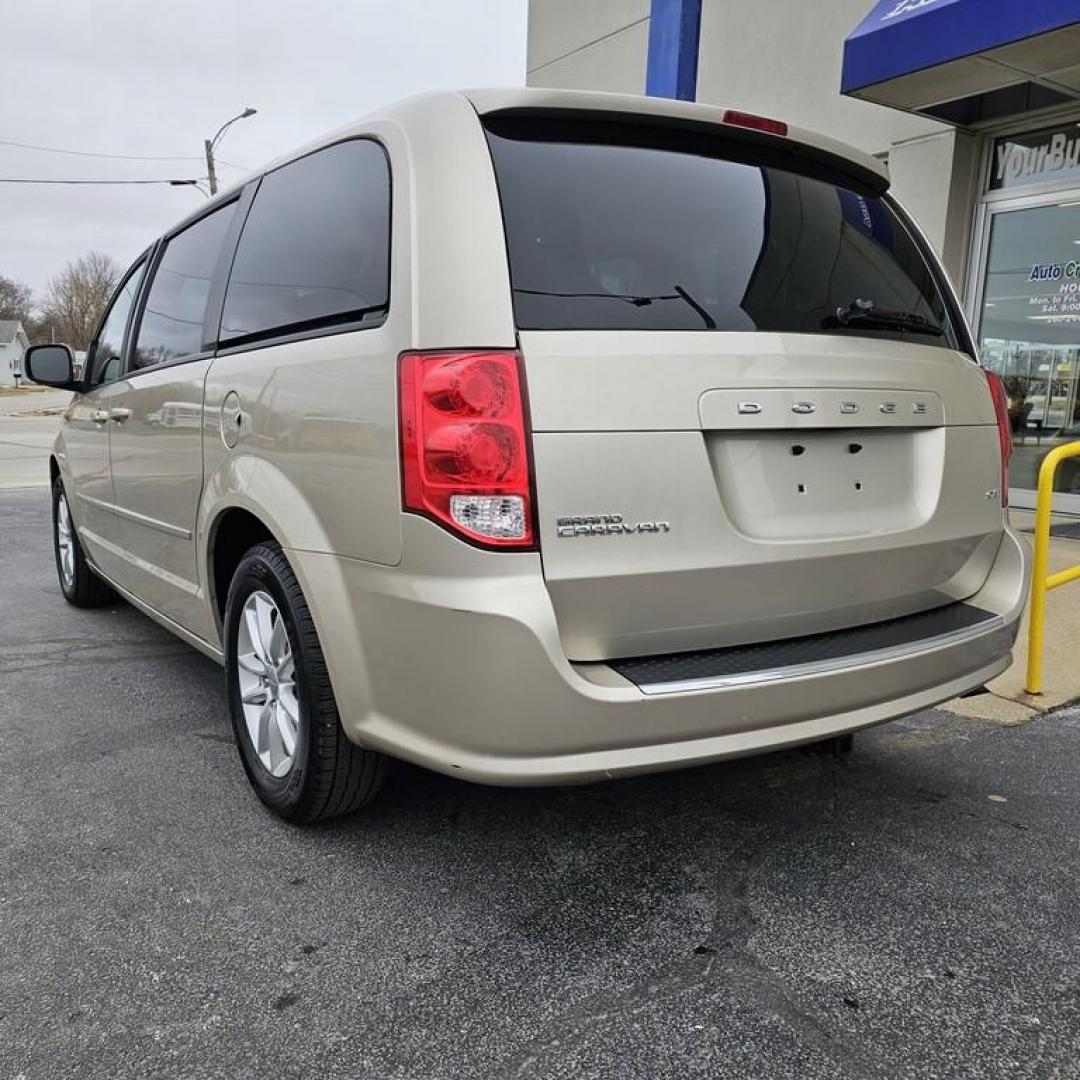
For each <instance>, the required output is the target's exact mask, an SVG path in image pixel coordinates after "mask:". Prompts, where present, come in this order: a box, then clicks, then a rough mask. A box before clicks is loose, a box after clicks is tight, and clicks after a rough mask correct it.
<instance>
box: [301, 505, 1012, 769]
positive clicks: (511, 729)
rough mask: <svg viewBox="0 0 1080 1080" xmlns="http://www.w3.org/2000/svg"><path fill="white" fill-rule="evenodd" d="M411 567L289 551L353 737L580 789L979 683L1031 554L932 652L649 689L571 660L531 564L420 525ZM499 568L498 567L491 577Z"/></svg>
mask: <svg viewBox="0 0 1080 1080" xmlns="http://www.w3.org/2000/svg"><path fill="white" fill-rule="evenodd" d="M408 531H409V532H410V533H412V534H413V535H412V536H411V537H408V538H407V539H410V540H411V543H410V544H407V545H406V550H407V551H409V552H410V553H416V554H417V565H418V566H423V565H425V563H427V564H428V565H432V566H436V565H439V566H445V565H446V557H445V556H446V550H445V545H446V544H454V545H455V553H454V557H455V560H456V561H457V563H458V569H459V570H460V571H461V572H460V573H455V574H454V576H453V577H446V576H439V575H435V574H432V575H425V574H423V573H422V572H418V570H417V569H416V568H415V567H413V566H410V567H409V571H408V573H406V572H404V570H403V569H402V568H397V569H392V568H386V567H376V566H373V565H372V564H368V563H362V562H358V561H356V560H350V559H343V558H339V557H337V556H332V555H324V554H315V553H311V552H299V551H290V552H289V557H290V559H291V561H292V563H293V565H294V567H295V569H296V571H297V574H298V576H299V578H300V580H301V584H302V586H303V588H304V591H305V594H306V595H307V596H308V597H309V599H310V600H312V601H313V602H312V604H311V607H312V609H313V611H314V613H315V617H316V624H317V626H318V629H319V633H320V638H321V640H322V642H323V647H324V651H325V652H326V656H327V662H328V664H329V667H330V674H331V679H332V682H333V685H334V690H335V694H336V696H337V701H338V705H339V709H340V712H341V716H342V723H343V725H344V727H345V730H346V733H347V734H348V736H349V737H350V738H351V739H353V740H354V741H356V742H358V743H360V744H362V745H366V746H371V747H375V748H378V749H381V750H384V751H386V752H387V753H389V754H392V755H394V756H397V757H401V758H405V759H407V760H410V761H414V762H416V763H418V764H420V765H424V766H427V767H429V768H432V769H436V770H438V771H441V772H445V773H448V774H450V775H454V776H459V777H463V778H465V779H469V780H475V781H480V782H485V783H496V784H541V783H566V782H587V781H591V780H598V779H605V778H610V777H613V776H618V775H625V774H630V773H641V772H649V771H655V770H661V769H668V768H676V767H679V766H685V765H691V764H698V763H704V762H708V761H716V760H720V759H723V758H730V757H739V756H743V755H748V754H754V753H759V752H762V751H767V750H772V749H777V748H780V747H784V746H791V745H797V744H799V743H805V742H812V741H815V740H818V739H823V738H827V737H829V736H831V735H836V734H841V733H844V732H848V731H854V730H857V729H859V728H863V727H868V726H871V725H873V724H879V723H882V722H884V721H887V720H891V719H894V718H896V717H899V716H903V715H906V714H908V713H912V712H917V711H919V710H921V709H925V708H928V707H930V706H932V705H935V704H938V703H940V702H941V701H945V700H948V699H949V698H952V697H955V696H957V695H958V694H961V693H963V692H965V691H966V690H969V689H971V688H973V687H975V686H978V685H980V684H982V683H984V682H986V681H987V680H989V679H991V678H993V677H994V676H996V675H998V674H999V673H1000V672H1002V671H1003V670H1004V669H1005V668H1006V667H1007V666H1008V664H1009V662H1010V659H1011V649H1012V645H1013V642H1014V640H1015V638H1016V633H1017V629H1018V626H1019V620H1020V615H1021V612H1022V609H1023V605H1024V601H1025V599H1026V583H1027V579H1028V557H1027V552H1026V549H1025V548H1024V547H1023V545H1022V544H1021V542H1020V541H1019V540H1018V539H1017V537H1016V536H1015V535H1014V534H1013V533H1012V532H1010V531H1006V532H1005V533H1004V534H1003V537H1002V542H1001V545H1000V548H999V550H998V554H997V557H996V559H995V562H994V566H993V569H992V570H991V573H990V575H989V577H988V579H987V581H986V583H985V585H984V586H983V588H982V589H981V590H980V592H979V593H978V594H977V595H976V596H974V597H971V598H969V601H968V602H969V603H970V604H972V605H975V606H977V607H979V608H982V609H984V611H986V612H989V613H991V614H992V615H993V616H995V617H994V618H991V619H988V620H987V621H986V622H985V623H982V624H981V625H980V626H978V627H975V628H974V629H973V630H972V631H971V632H967V633H964V634H959V635H947V636H945V637H942V636H940V635H939V636H937V637H936V638H933V637H931V638H929V639H927V641H926V642H925V647H924V648H920V647H918V643H915V647H912V648H908V649H903V650H895V649H894V650H891V651H890V650H885V651H882V650H876V651H871V652H868V653H866V654H865V657H864V658H856V662H853V663H848V664H845V665H841V666H832V667H826V668H821V667H820V666H819V667H817V668H815V667H809V668H806V669H804V670H799V669H797V668H796V669H794V670H792V671H790V672H785V673H782V674H781V675H780V676H779V677H774V678H768V679H765V680H758V681H754V680H750V681H738V680H727V681H722V682H721V683H720V684H718V685H715V686H707V687H701V686H697V687H689V688H686V689H680V688H676V689H671V690H670V691H666V692H663V693H655V692H651V693H646V692H643V690H642V689H640V688H639V687H638V686H636V685H634V684H633V683H631V682H630V681H629V680H628V679H626V678H624V677H623V676H621V675H620V674H618V672H616V671H615V670H614V669H613V668H612V667H609V666H608V665H606V664H602V663H592V664H572V663H571V662H569V661H568V660H567V659H566V656H565V654H564V653H563V650H562V646H561V643H560V640H559V635H558V628H557V626H556V624H555V616H554V612H553V610H552V607H551V603H550V600H549V598H548V595H547V590H546V588H545V586H544V582H543V578H542V574H541V570H540V565H539V559H538V557H537V556H535V555H527V554H526V555H508V556H505V557H504V556H500V557H499V558H495V559H493V558H492V557H491V556H490V555H485V554H484V553H482V552H474V551H472V549H469V550H468V551H466V552H460V551H457V550H456V549H457V548H461V547H464V545H460V544H457V542H456V541H451V540H450V539H449V538H448V537H446V534H444V533H441V531H440V530H438V529H437V528H436V527H434V526H432V525H430V524H429V523H427V522H423V521H420V520H419V519H416V520H414V521H410V523H409V525H408ZM495 571H498V572H497V573H496V572H495Z"/></svg>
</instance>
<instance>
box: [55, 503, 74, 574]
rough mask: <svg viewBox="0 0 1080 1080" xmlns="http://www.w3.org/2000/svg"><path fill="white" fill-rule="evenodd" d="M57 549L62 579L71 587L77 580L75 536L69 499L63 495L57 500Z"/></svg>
mask: <svg viewBox="0 0 1080 1080" xmlns="http://www.w3.org/2000/svg"><path fill="white" fill-rule="evenodd" d="M56 549H57V551H58V552H59V553H60V580H61V582H62V583H63V586H64V588H65V589H70V588H71V586H72V584H73V582H74V581H75V537H74V536H73V535H72V532H71V514H70V513H69V512H68V504H67V499H66V498H65V497H64V496H63V495H61V496H60V497H59V499H57V502H56Z"/></svg>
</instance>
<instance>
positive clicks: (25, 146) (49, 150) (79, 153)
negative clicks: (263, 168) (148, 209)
mask: <svg viewBox="0 0 1080 1080" xmlns="http://www.w3.org/2000/svg"><path fill="white" fill-rule="evenodd" d="M0 146H17V147H18V148H19V149H20V150H39V151H41V152H42V153H44V154H70V155H71V156H72V157H91V158H109V159H110V160H113V161H202V160H203V159H202V158H201V157H193V156H190V155H189V156H186V157H185V156H181V157H157V156H147V155H145V154H99V153H95V152H94V151H91V150H61V149H60V148H59V147H56V146H38V145H37V144H36V143H24V142H15V141H13V140H12V139H0ZM217 160H218V161H219V162H220V163H221V164H222V165H228V166H229V168H230V169H240V170H242V171H244V172H247V171H249V170H248V168H247V166H246V165H235V164H233V162H231V161H223V160H222V159H221V158H218V159H217Z"/></svg>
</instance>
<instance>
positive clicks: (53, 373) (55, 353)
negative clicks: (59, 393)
mask: <svg viewBox="0 0 1080 1080" xmlns="http://www.w3.org/2000/svg"><path fill="white" fill-rule="evenodd" d="M23 370H24V371H25V372H26V377H27V378H28V379H29V380H30V381H31V382H36V383H40V384H41V385H42V386H53V387H56V388H57V389H58V390H75V389H77V388H78V384H77V383H76V381H75V360H74V357H72V355H71V350H70V349H69V348H68V347H67V346H66V345H31V346H30V348H29V349H27V350H26V352H25V353H24V354H23Z"/></svg>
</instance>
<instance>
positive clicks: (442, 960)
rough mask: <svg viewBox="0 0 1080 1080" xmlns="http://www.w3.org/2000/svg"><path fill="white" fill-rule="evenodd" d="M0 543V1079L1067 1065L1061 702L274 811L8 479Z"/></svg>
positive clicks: (195, 697)
mask: <svg viewBox="0 0 1080 1080" xmlns="http://www.w3.org/2000/svg"><path fill="white" fill-rule="evenodd" d="M0 545H2V546H0V551H2V555H0V867H2V875H0V928H2V930H0V934H2V936H0V942H2V947H0V1080H15V1078H20V1080H61V1078H66V1077H79V1078H88V1077H109V1078H113V1080H120V1078H128V1077H130V1078H136V1077H138V1078H140V1080H142V1078H147V1077H155V1078H157V1077H185V1078H186V1077H199V1078H210V1077H222V1078H226V1077H227V1078H229V1080H240V1078H249V1077H250V1078H252V1080H254V1078H259V1080H278V1078H294V1077H295V1078H299V1077H306V1078H313V1080H318V1078H323V1077H335V1078H336V1077H348V1078H351V1080H359V1078H369V1077H370V1078H375V1077H379V1078H383V1077H387V1078H389V1077H394V1078H399V1077H400V1078H406V1077H407V1078H423V1080H427V1078H447V1080H449V1078H453V1080H464V1078H473V1077H476V1078H484V1080H496V1078H510V1077H523V1078H524V1077H535V1078H545V1080H555V1078H571V1077H573V1078H583V1077H604V1078H619V1080H622V1078H639V1077H640V1078H658V1077H672V1078H675V1077H678V1078H686V1077H710V1078H714V1077H719V1078H726V1077H732V1078H740V1080H742V1078H751V1077H752V1078H757V1077H761V1078H767V1080H773V1078H781V1077H798V1078H800V1080H805V1078H811V1077H822V1078H825V1077H828V1078H849V1077H850V1078H881V1077H912V1078H915V1077H919V1078H923V1077H925V1078H943V1077H950V1078H951V1077H972V1078H974V1077H978V1078H988V1077H1010V1078H1012V1077H1038V1078H1051V1077H1072V1076H1080V996H1078V995H1080V916H1078V911H1080V895H1078V893H1080V888H1078V875H1077V863H1078V856H1080V799H1078V794H1077V793H1078V791H1080V711H1070V710H1065V711H1062V712H1060V713H1058V714H1055V715H1052V716H1049V717H1044V718H1041V719H1036V720H1034V721H1032V722H1030V723H1028V724H1025V725H1022V726H1017V727H1003V726H998V725H995V724H991V723H988V722H985V721H977V720H970V719H964V718H961V717H957V716H953V715H951V714H949V713H944V712H937V711H934V712H926V713H923V714H921V715H919V716H915V717H912V718H910V719H907V720H903V721H901V722H898V723H894V724H891V725H888V726H886V727H883V728H880V729H877V730H876V731H874V732H871V733H867V734H864V735H862V736H860V737H859V738H858V739H857V740H856V747H855V751H854V753H853V754H852V755H851V756H850V757H848V758H843V759H836V758H833V757H831V756H826V755H820V754H811V753H807V752H790V753H783V754H775V755H772V756H769V757H765V758H758V759H754V760H749V761H742V762H735V763H729V764H723V765H718V766H712V767H708V768H701V769H696V770H692V771H688V772H682V773H673V774H667V775H662V776H655V777H648V778H643V779H634V780H624V781H619V782H615V783H610V784H606V785H600V786H594V787H585V788H566V789H548V790H507V789H494V788H481V787H475V786H471V785H468V784H464V783H460V782H457V781H453V780H450V779H446V778H443V777H440V776H435V775H431V774H428V773H425V772H422V771H420V770H418V769H415V768H411V767H406V766H400V767H397V768H395V769H394V770H393V773H392V775H391V778H390V780H389V782H388V785H387V788H386V789H385V791H384V794H383V796H382V797H381V799H380V800H379V801H378V802H377V804H375V805H374V806H373V807H372V808H370V809H369V810H368V811H366V812H363V813H362V814H361V815H359V816H357V817H355V818H353V819H351V820H345V821H339V822H335V823H330V824H327V825H322V826H318V827H315V828H309V829H296V828H293V827H289V826H286V825H284V824H282V823H280V822H278V821H277V820H275V819H274V818H272V817H271V816H269V814H268V813H266V812H265V811H264V810H263V809H262V807H261V805H260V804H259V803H258V802H257V801H256V799H255V798H254V796H253V795H252V794H251V793H250V792H249V790H248V788H247V785H246V781H245V780H244V777H243V774H242V772H241V769H240V766H239V763H238V761H237V758H236V752H235V750H234V748H233V746H232V742H231V735H230V730H229V725H228V720H227V717H226V714H225V703H224V696H223V692H222V680H221V675H220V672H219V670H218V669H217V668H216V667H215V666H214V665H213V664H212V663H210V662H209V661H207V660H205V659H204V658H203V657H201V656H200V655H199V654H197V653H195V652H194V651H192V650H190V649H188V648H187V647H185V646H184V645H182V644H180V643H179V642H177V641H175V640H174V639H172V638H171V637H169V636H168V635H167V634H166V633H165V632H164V631H162V630H159V629H158V628H157V627H156V626H155V625H154V624H153V623H151V622H149V621H148V620H147V619H145V618H143V617H142V616H141V615H139V614H137V613H136V612H135V611H134V610H132V609H131V608H129V607H127V606H126V605H123V604H117V605H116V606H115V607H113V608H106V609H103V610H100V611H89V612H86V611H77V610H75V609H73V608H69V607H67V606H66V605H65V604H64V603H63V601H62V599H61V597H60V594H59V591H58V589H57V587H56V584H55V580H54V570H53V565H52V555H51V550H50V547H49V526H48V495H47V492H46V490H45V489H44V488H38V489H30V490H26V491H11V492H0Z"/></svg>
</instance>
